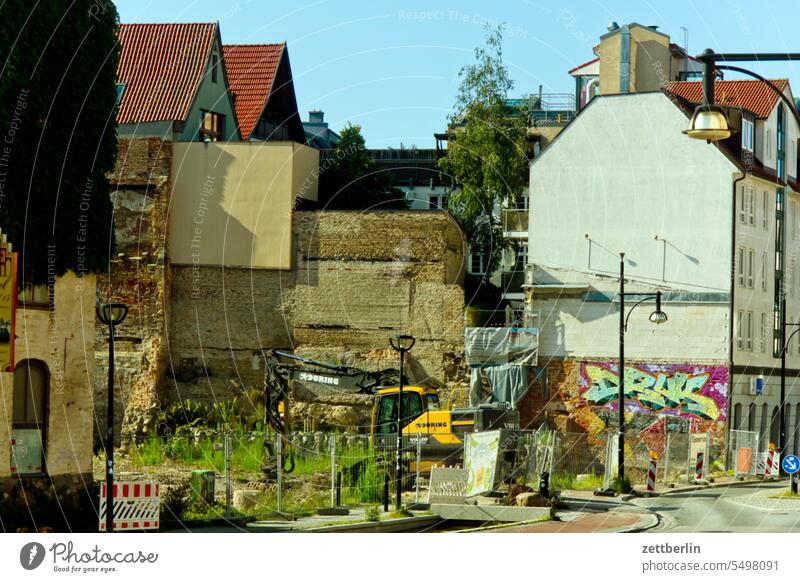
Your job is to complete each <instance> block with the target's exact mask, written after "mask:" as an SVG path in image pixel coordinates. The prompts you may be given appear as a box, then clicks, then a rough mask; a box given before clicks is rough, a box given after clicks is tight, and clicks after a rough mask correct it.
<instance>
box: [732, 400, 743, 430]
mask: <svg viewBox="0 0 800 582" xmlns="http://www.w3.org/2000/svg"><path fill="white" fill-rule="evenodd" d="M741 426H742V405H741V403H737V404H736V406H734V407H733V430H739V429H740V427H741Z"/></svg>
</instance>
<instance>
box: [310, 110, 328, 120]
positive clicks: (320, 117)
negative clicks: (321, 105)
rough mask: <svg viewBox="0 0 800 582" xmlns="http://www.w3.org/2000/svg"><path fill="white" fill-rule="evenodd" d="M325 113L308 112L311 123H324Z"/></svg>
mask: <svg viewBox="0 0 800 582" xmlns="http://www.w3.org/2000/svg"><path fill="white" fill-rule="evenodd" d="M324 120H325V113H324V112H323V111H321V110H319V109H314V110H313V111H309V112H308V121H309V123H324Z"/></svg>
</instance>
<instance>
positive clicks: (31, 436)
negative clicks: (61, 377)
mask: <svg viewBox="0 0 800 582" xmlns="http://www.w3.org/2000/svg"><path fill="white" fill-rule="evenodd" d="M47 384H48V375H47V366H45V364H44V363H43V362H39V361H37V360H24V361H22V362H20V363H19V364H17V366H16V370H15V371H14V396H13V409H12V425H11V472H12V473H14V474H17V475H32V474H42V473H44V472H45V467H44V458H45V457H44V443H45V438H46V437H45V427H46V419H47V393H48V386H47Z"/></svg>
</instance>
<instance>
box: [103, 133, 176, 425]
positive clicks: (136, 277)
mask: <svg viewBox="0 0 800 582" xmlns="http://www.w3.org/2000/svg"><path fill="white" fill-rule="evenodd" d="M118 146H119V153H118V155H117V163H116V167H115V168H114V172H113V173H112V174H111V175H109V179H110V182H111V187H112V193H111V196H112V200H113V202H114V230H115V237H116V251H115V252H116V256H115V257H112V262H111V267H110V272H109V273H108V274H103V275H100V276H98V278H97V295H98V297H100V298H101V300H109V301H121V302H123V303H125V304H126V305H128V306H129V312H128V316H127V319H126V320H125V322H124V323H123V324H122V325H121V326H119V327H118V328H117V330H116V337H117V341H116V343H115V348H116V358H115V360H116V374H115V386H116V390H117V394H118V397H117V402H116V406H115V412H114V417H115V418H114V419H115V425H116V427H115V434H116V435H117V438H119V437H120V436H122V437H123V438H128V437H129V436H131V435H133V434H139V433H142V432H144V431H145V430H147V429H149V428H151V426H152V424H153V421H154V420H155V417H156V415H157V412H158V406H159V400H160V398H159V394H158V390H159V386H160V384H161V383H162V377H163V371H164V368H165V361H166V350H165V348H166V343H165V341H164V338H165V334H166V317H167V315H166V312H165V308H166V307H168V306H169V300H168V293H169V290H170V286H169V272H168V270H167V269H165V243H166V234H167V208H168V204H169V192H170V169H171V158H172V144H171V142H168V141H163V140H161V139H158V138H141V139H132V140H126V139H120V140H119V142H118ZM96 332H97V334H96V351H95V362H96V375H95V411H96V414H97V421H98V426H100V427H105V424H106V401H107V381H108V328H107V327H106V326H104V325H102V324H101V323H100V322H97V326H96Z"/></svg>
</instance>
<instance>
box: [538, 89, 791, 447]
mask: <svg viewBox="0 0 800 582" xmlns="http://www.w3.org/2000/svg"><path fill="white" fill-rule="evenodd" d="M773 83H775V84H776V85H777V87H778V88H779V89H780V90H781V91H782V92H783V94H784V95H785V97H786V101H783V100H782V99H780V98H779V95H778V94H777V93H775V92H773V91H772V90H770V89H769V88H768V87H766V86H765V85H764V84H763V83H760V82H750V81H717V82H716V87H715V93H716V96H715V100H716V102H717V103H719V104H722V105H725V106H727V107H730V108H731V109H730V117H731V121H732V123H733V124H734V125H736V126H737V128H738V129H739V132H738V133H736V134H734V136H733V137H731V138H730V139H729V140H726V141H725V142H721V143H720V144H719V145H715V144H708V143H705V142H702V141H697V140H692V139H690V138H688V137H687V136H686V135H684V134H683V133H682V131H683V130H684V129H686V126H687V123H688V118H689V115H690V114H691V111H692V109H693V107H694V104H695V103H697V102H699V101H700V98H701V88H700V83H699V82H668V83H664V85H663V90H661V91H655V92H640V93H635V92H629V93H623V94H606V95H600V96H597V97H595V98H594V99H592V100H591V101H590V102H589V104H588V105H587V106H586V107H585V109H584V110H582V111H581V113H580V114H579V115H578V116H577V118H576V119H575V120H574V121H573V122H572V123H571V124H570V125H569V126H568V127H567V128H566V129H565V130H564V131H563V132H562V133H561V134H560V135H559V136H558V138H557V139H556V140H555V141H554V143H553V144H551V145H550V147H549V148H548V149H547V150H546V151H545V152H543V154H542V155H541V156H540V157H538V158H537V159H535V160H534V161H533V163H532V165H531V172H530V208H531V213H530V226H529V230H530V232H529V240H530V250H529V267H528V273H527V278H528V281H527V283H528V285H527V286H526V303H527V308H528V309H529V310H530V311H532V312H538V314H539V318H540V322H541V324H540V338H539V363H540V365H541V366H542V367H543V368H544V369H543V370H540V371H539V373H538V374H537V379H538V381H537V382H536V383H535V385H534V390H532V391H531V393H530V394H529V396H528V397H527V398H528V406H530V407H532V408H534V409H535V410H534V415H535V416H536V418H538V419H540V420H541V419H544V418H547V419H548V420H549V421H550V422H551V423H553V424H556V425H558V426H561V427H567V428H570V427H571V428H572V429H573V430H587V431H589V432H591V431H596V430H599V429H601V428H603V426H604V425H605V424H606V423H608V422H609V420H610V419H611V417H613V416H614V415H615V414H616V413H615V410H616V409H615V406H616V397H614V398H613V399H612V398H608V397H607V395H606V396H604V395H603V394H600V393H602V390H599V388H600V387H602V386H606V388H607V391H609V390H610V388H609V387H610V386H612V385H613V386H614V389H615V387H616V382H617V380H616V374H617V363H616V362H617V358H618V352H619V348H618V339H619V331H618V329H619V297H618V290H619V271H620V257H619V253H620V252H624V253H625V279H626V289H625V291H626V292H628V293H641V296H640V297H642V298H643V297H645V296H647V295H648V294H651V293H653V292H655V291H656V290H660V291H662V293H663V297H664V300H665V304H664V311H665V312H666V313H667V314H668V316H669V321H668V322H667V323H666V324H664V325H661V326H655V325H653V324H651V323H650V322H649V321H648V314H649V313H650V312H651V311H652V309H653V303H652V302H649V303H648V302H647V301H646V302H645V303H643V304H642V305H641V306H640V307H638V308H637V309H636V310H635V311H633V312H632V315H631V316H630V324H629V327H628V331H627V333H626V336H625V339H626V386H627V392H628V395H627V407H628V409H630V410H631V411H636V412H643V413H647V412H650V413H666V414H671V415H675V416H681V417H683V418H685V419H689V420H693V421H695V423H696V426H699V427H705V428H707V429H709V430H711V431H714V432H716V433H717V434H718V435H721V434H722V433H723V430H724V429H725V428H735V429H743V430H754V431H759V432H760V433H761V434H762V436H763V439H762V443H763V445H762V446H766V442H775V443H777V441H778V426H777V424H778V421H777V413H778V404H779V382H780V379H779V366H780V359H779V355H780V337H781V335H780V333H781V326H780V301H779V299H780V294H779V290H780V288H781V282H784V283H785V291H786V297H787V314H786V321H787V322H789V323H800V273H798V269H797V260H798V253H799V252H800V229H798V224H800V216H798V214H797V213H798V209H800V194H798V192H800V187H798V185H797V182H796V180H797V177H798V173H797V166H798V164H797V143H798V138H800V128H798V125H797V123H796V121H795V113H794V112H793V111H791V110H790V109H789V108H790V106H791V107H792V108H793V107H794V106H793V105H792V104H793V103H794V101H793V97H792V93H791V89H790V87H789V84H788V82H787V81H786V80H778V81H773ZM776 234H777V236H776ZM776 240H777V241H778V243H779V244H776ZM640 297H637V296H634V297H629V298H626V308H630V306H632V305H633V304H634V303H635V302H636V301H637V300H638V299H639V298H640ZM731 322H733V326H731ZM792 329H793V328H789V331H790V332H791V330H792ZM787 353H788V360H787V362H788V363H787V368H788V370H789V371H788V374H787V400H786V403H787V415H788V416H787V417H786V418H787V429H786V433H787V449H788V450H790V451H794V452H797V451H798V450H800V446H799V445H800V442H798V441H800V431H796V430H795V427H797V426H798V424H800V382H798V380H800V378H798V376H799V375H800V334H798V336H795V338H794V339H792V341H791V342H790V344H789V350H788V352H787ZM762 377H763V379H764V387H763V391H761V393H760V394H758V395H756V394H755V393H754V392H755V390H751V388H753V389H754V388H755V387H756V386H757V384H758V383H757V382H756V381H755V380H756V379H757V378H762ZM665 382H668V383H669V382H671V383H674V385H675V390H677V392H672V393H670V394H668V393H667V392H668V390H667V388H666V386H667V384H666V383H665ZM592 388H594V390H592ZM598 394H600V395H599V396H598ZM647 416H649V415H647V414H645V415H643V416H642V418H645V417H647ZM651 418H652V416H651ZM647 422H649V421H648V420H644V421H641V422H640V424H642V423H644V424H646V423H647ZM697 423H700V424H699V425H698V424H697Z"/></svg>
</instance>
